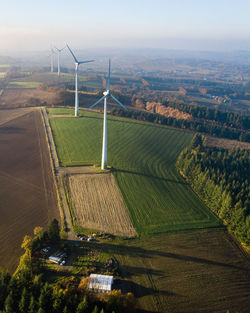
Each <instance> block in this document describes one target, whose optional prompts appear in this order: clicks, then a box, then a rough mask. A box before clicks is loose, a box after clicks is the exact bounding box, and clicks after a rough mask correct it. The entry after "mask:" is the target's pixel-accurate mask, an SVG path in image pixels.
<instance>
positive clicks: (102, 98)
mask: <svg viewBox="0 0 250 313" xmlns="http://www.w3.org/2000/svg"><path fill="white" fill-rule="evenodd" d="M106 97H107V96H103V97H101V99H99V100H98V101H96V103H94V104H92V105H91V106H90V107H89V108H88V110H89V109H92V108H93V107H95V106H96V105H97V104H98V103H100V102H101V101H102V100H104V98H106Z"/></svg>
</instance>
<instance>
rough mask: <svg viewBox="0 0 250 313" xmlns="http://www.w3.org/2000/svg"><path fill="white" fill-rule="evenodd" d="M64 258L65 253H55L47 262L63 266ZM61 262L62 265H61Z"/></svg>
mask: <svg viewBox="0 0 250 313" xmlns="http://www.w3.org/2000/svg"><path fill="white" fill-rule="evenodd" d="M66 257H67V255H66V253H64V252H59V251H57V252H55V253H54V254H53V255H51V256H50V257H49V260H50V261H51V262H53V263H56V264H65V259H66ZM63 261H64V263H62V262H63Z"/></svg>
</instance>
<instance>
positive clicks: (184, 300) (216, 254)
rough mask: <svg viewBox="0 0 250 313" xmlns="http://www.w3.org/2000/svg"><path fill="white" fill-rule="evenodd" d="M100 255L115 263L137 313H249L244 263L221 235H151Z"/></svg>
mask: <svg viewBox="0 0 250 313" xmlns="http://www.w3.org/2000/svg"><path fill="white" fill-rule="evenodd" d="M98 248H99V247H96V249H98ZM102 249H103V251H105V252H106V253H107V252H109V253H113V254H114V256H115V258H116V259H117V260H118V261H119V263H120V266H121V271H122V277H124V278H125V282H124V281H123V284H122V285H123V286H124V287H125V288H126V286H127V289H126V290H127V291H130V290H132V292H133V293H134V294H135V295H136V297H137V298H138V300H139V306H140V308H141V311H139V312H159V313H169V312H171V313H177V312H178V313H180V312H185V313H194V312H197V313H198V312H204V313H211V312H221V313H222V312H227V311H229V312H242V313H243V312H244V313H245V312H249V304H250V301H249V294H250V284H249V270H250V267H249V262H248V261H247V259H246V257H245V256H244V255H243V254H242V253H241V251H240V250H239V248H238V247H237V246H236V245H235V243H234V242H233V240H232V238H231V237H230V236H229V235H228V234H227V233H226V232H224V231H223V230H208V231H207V230H204V231H201V230H200V231H192V232H190V233H181V234H168V235H163V234H161V235H154V236H150V237H147V238H145V239H144V238H142V239H140V240H133V241H130V242H127V243H126V242H124V243H121V244H120V245H118V246H112V245H110V244H108V243H107V244H103V246H102Z"/></svg>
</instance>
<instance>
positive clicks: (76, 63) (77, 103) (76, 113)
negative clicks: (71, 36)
mask: <svg viewBox="0 0 250 313" xmlns="http://www.w3.org/2000/svg"><path fill="white" fill-rule="evenodd" d="M67 47H68V49H69V52H70V53H71V54H72V57H73V59H74V60H75V116H76V117H77V116H78V115H79V99H78V66H79V65H80V64H83V63H89V62H94V61H95V60H88V61H78V60H77V58H76V57H75V55H74V53H73V51H72V50H71V49H70V47H69V46H68V45H67Z"/></svg>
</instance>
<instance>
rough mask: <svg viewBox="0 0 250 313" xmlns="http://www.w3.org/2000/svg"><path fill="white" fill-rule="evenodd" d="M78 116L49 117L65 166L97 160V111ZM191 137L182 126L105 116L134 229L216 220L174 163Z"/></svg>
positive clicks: (99, 118) (153, 230)
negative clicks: (166, 125) (180, 128)
mask: <svg viewBox="0 0 250 313" xmlns="http://www.w3.org/2000/svg"><path fill="white" fill-rule="evenodd" d="M49 112H51V113H53V112H55V111H54V110H51V111H49ZM81 115H83V116H84V117H83V118H73V117H72V118H71V117H67V118H51V119H50V123H51V126H52V130H53V134H54V138H55V143H56V146H57V151H58V156H59V159H60V162H61V164H62V165H64V166H72V165H87V164H95V165H100V160H101V146H102V122H103V118H102V115H100V114H97V113H89V112H81ZM192 136H193V134H192V133H191V132H186V131H183V130H177V129H173V128H172V129H171V128H167V127H163V126H159V125H154V124H150V123H144V122H138V121H134V120H129V119H124V118H117V117H114V116H109V117H108V164H109V165H110V166H112V167H113V170H114V175H115V178H116V180H117V184H118V186H119V188H120V191H121V194H122V197H123V199H124V201H125V203H126V205H127V208H128V211H129V214H130V217H131V220H132V223H133V225H134V226H135V228H136V230H137V232H138V233H139V234H150V233H161V232H169V231H179V230H184V229H197V228H207V227H216V226H219V225H221V223H220V221H219V220H218V219H217V218H216V217H215V216H214V215H213V213H211V212H210V211H209V209H208V208H207V207H206V206H205V204H204V203H203V202H202V201H201V200H200V199H199V198H198V197H197V196H196V195H195V193H194V192H193V191H192V190H191V188H190V187H189V186H188V185H187V184H186V182H185V181H184V180H183V178H182V177H181V176H180V175H179V173H178V172H177V170H176V168H175V162H176V159H177V157H178V155H179V153H180V152H181V151H182V149H183V148H184V147H185V146H187V145H188V144H189V142H190V140H191V139H192Z"/></svg>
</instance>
